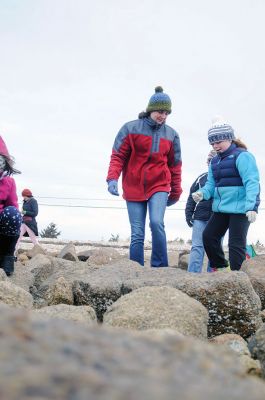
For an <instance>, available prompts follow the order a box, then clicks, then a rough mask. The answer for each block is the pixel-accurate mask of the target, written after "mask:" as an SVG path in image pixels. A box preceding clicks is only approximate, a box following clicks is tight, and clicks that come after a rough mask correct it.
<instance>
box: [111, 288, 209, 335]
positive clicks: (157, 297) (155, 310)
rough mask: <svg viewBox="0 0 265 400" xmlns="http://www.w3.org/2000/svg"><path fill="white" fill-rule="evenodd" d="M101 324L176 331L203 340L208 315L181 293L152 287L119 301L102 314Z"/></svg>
mask: <svg viewBox="0 0 265 400" xmlns="http://www.w3.org/2000/svg"><path fill="white" fill-rule="evenodd" d="M104 323H105V324H107V325H112V326H119V327H123V328H131V329H136V330H145V329H175V330H177V331H178V332H179V333H182V334H184V335H190V336H195V337H201V338H204V339H206V338H207V323H208V312H207V310H206V308H205V307H203V305H202V304H201V303H199V302H198V301H197V300H194V299H192V298H191V297H189V296H187V295H186V294H185V293H183V292H181V291H180V290H177V289H174V288H171V287H167V286H162V287H154V286H152V287H143V288H140V289H137V290H134V291H133V292H131V293H129V294H127V295H125V296H122V297H121V298H119V299H118V300H117V301H116V302H115V303H113V304H112V306H110V307H109V308H108V310H107V312H106V313H105V314H104Z"/></svg>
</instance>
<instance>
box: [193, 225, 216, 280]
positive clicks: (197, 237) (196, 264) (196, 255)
mask: <svg viewBox="0 0 265 400" xmlns="http://www.w3.org/2000/svg"><path fill="white" fill-rule="evenodd" d="M207 222H208V221H200V220H198V219H195V220H194V221H193V227H192V247H191V251H190V259H189V265H188V272H202V266H203V258H204V254H205V251H204V247H203V240H202V233H203V231H204V228H205V227H206V225H207ZM207 272H211V267H210V263H209V262H208V266H207Z"/></svg>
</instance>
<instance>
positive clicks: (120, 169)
mask: <svg viewBox="0 0 265 400" xmlns="http://www.w3.org/2000/svg"><path fill="white" fill-rule="evenodd" d="M170 113H171V100H170V97H169V96H168V95H167V94H166V93H163V89H162V88H161V87H160V86H158V87H156V89H155V94H153V96H151V98H150V100H149V103H148V106H147V109H146V111H145V112H142V113H141V114H139V117H138V119H137V120H135V121H131V122H127V123H126V124H125V125H123V127H122V128H121V129H120V131H119V133H118V134H117V136H116V139H115V142H114V145H113V149H112V155H111V160H110V165H109V171H108V176H107V182H108V191H109V192H110V193H111V194H112V195H115V196H119V193H118V179H119V176H120V174H121V173H122V188H123V198H124V199H125V200H126V203H127V209H128V214H129V221H130V225H131V244H130V259H131V260H134V261H137V262H138V263H139V264H141V265H144V238H145V221H146V213H147V209H148V212H149V219H150V228H151V233H152V255H151V266H152V267H166V266H168V258H167V243H166V234H165V229H164V214H165V209H166V206H171V205H172V204H175V203H176V202H177V201H178V200H179V197H180V195H181V193H182V189H181V149H180V141H179V135H178V133H177V132H176V131H175V130H174V129H172V128H171V127H170V126H168V125H166V119H167V116H168V115H169V114H170Z"/></svg>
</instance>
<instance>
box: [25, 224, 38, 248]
mask: <svg viewBox="0 0 265 400" xmlns="http://www.w3.org/2000/svg"><path fill="white" fill-rule="evenodd" d="M25 226H26V231H27V232H28V235H29V238H30V240H31V241H32V243H33V244H38V240H37V236H36V235H35V233H34V232H33V231H32V230H31V229H30V228H29V227H28V226H27V225H25Z"/></svg>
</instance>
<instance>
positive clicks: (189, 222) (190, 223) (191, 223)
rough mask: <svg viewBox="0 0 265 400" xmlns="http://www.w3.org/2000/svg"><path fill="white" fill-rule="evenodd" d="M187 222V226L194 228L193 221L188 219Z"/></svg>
mask: <svg viewBox="0 0 265 400" xmlns="http://www.w3.org/2000/svg"><path fill="white" fill-rule="evenodd" d="M186 222H187V224H188V225H189V227H190V228H192V227H193V221H192V220H189V219H186Z"/></svg>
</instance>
